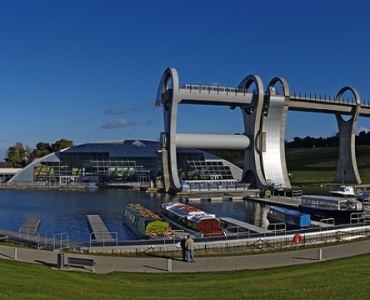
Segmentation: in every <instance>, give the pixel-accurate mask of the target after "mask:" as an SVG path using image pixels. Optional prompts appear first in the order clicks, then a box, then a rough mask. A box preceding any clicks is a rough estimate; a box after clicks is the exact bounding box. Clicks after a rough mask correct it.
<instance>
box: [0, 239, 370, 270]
mask: <svg viewBox="0 0 370 300" xmlns="http://www.w3.org/2000/svg"><path fill="white" fill-rule="evenodd" d="M15 249H16V250H15ZM369 252H370V240H366V241H358V242H352V243H346V244H342V245H335V246H327V247H322V248H321V252H320V249H303V250H293V251H286V252H277V253H273V252H269V253H265V254H253V255H242V256H227V257H226V256H225V257H224V256H222V257H197V258H196V260H197V261H196V262H194V263H187V262H183V261H180V260H177V259H171V260H169V259H168V258H162V257H114V256H93V255H80V254H71V253H66V254H64V256H65V263H66V264H67V258H68V257H69V256H73V257H84V258H93V259H94V260H95V262H96V265H95V272H96V273H100V274H106V273H110V272H114V271H117V272H146V273H163V272H168V271H169V265H170V267H171V268H170V269H171V272H173V273H186V272H221V271H236V270H251V269H264V268H273V267H282V266H288V265H300V264H308V263H315V262H316V263H317V262H320V261H325V260H331V259H338V258H343V257H350V256H355V255H360V254H365V253H369ZM58 253H59V252H51V251H45V250H35V249H28V248H15V247H10V246H0V258H2V259H14V258H16V259H17V260H18V261H24V262H30V263H38V264H43V265H46V266H50V267H52V268H57V261H58ZM320 254H321V258H322V259H321V260H320V259H319V258H320ZM64 268H65V269H66V266H65V267H64ZM73 270H79V271H82V270H84V269H82V268H73ZM86 270H92V269H91V268H90V267H86Z"/></svg>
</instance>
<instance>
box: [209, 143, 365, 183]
mask: <svg viewBox="0 0 370 300" xmlns="http://www.w3.org/2000/svg"><path fill="white" fill-rule="evenodd" d="M208 151H209V150H208ZM209 152H211V153H213V154H215V155H217V156H219V157H222V158H224V159H226V160H229V161H231V162H233V163H234V164H235V165H237V166H239V167H241V168H243V159H244V157H243V152H242V151H224V150H213V151H209ZM338 153H339V148H338V147H323V148H301V149H290V150H287V151H286V160H287V167H288V172H289V173H290V174H291V175H292V176H291V177H290V180H291V184H292V185H293V186H295V187H299V186H301V185H334V186H336V185H338V183H336V182H334V177H335V171H336V168H337V162H338V155H339V154H338ZM356 159H357V165H358V169H359V172H360V177H361V179H362V183H363V184H370V146H368V145H367V146H357V147H356Z"/></svg>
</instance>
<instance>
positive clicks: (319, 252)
mask: <svg viewBox="0 0 370 300" xmlns="http://www.w3.org/2000/svg"><path fill="white" fill-rule="evenodd" d="M318 256H319V260H322V249H319V251H318Z"/></svg>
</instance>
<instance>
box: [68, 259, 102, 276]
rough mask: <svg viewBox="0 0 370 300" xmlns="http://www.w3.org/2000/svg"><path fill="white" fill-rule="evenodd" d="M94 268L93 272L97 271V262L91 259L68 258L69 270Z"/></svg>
mask: <svg viewBox="0 0 370 300" xmlns="http://www.w3.org/2000/svg"><path fill="white" fill-rule="evenodd" d="M85 266H88V267H92V271H93V272H94V271H95V261H94V260H93V259H89V258H79V257H68V269H69V267H85Z"/></svg>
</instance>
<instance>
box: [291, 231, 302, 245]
mask: <svg viewBox="0 0 370 300" xmlns="http://www.w3.org/2000/svg"><path fill="white" fill-rule="evenodd" d="M302 240H303V238H302V236H301V235H300V234H299V233H297V234H295V235H294V237H293V241H294V243H296V244H300V243H302Z"/></svg>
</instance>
